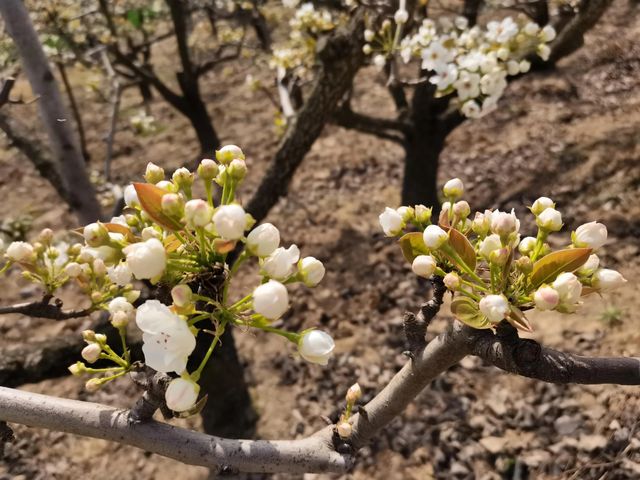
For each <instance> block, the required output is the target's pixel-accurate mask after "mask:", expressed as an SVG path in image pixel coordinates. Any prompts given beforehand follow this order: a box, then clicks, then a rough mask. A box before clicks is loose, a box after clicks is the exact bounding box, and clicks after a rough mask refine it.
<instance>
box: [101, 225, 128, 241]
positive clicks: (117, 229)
mask: <svg viewBox="0 0 640 480" xmlns="http://www.w3.org/2000/svg"><path fill="white" fill-rule="evenodd" d="M99 223H101V222H99ZM102 225H104V226H105V228H106V229H107V230H108V231H109V232H112V233H120V234H122V235H124V236H125V237H126V239H127V240H128V241H130V242H132V241H133V240H135V236H134V235H133V233H131V230H130V229H129V227H125V226H124V225H120V224H119V223H102Z"/></svg>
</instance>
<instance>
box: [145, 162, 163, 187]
mask: <svg viewBox="0 0 640 480" xmlns="http://www.w3.org/2000/svg"><path fill="white" fill-rule="evenodd" d="M144 179H145V180H146V181H147V182H149V183H153V184H154V185H155V184H156V183H158V182H161V181H162V180H164V169H163V168H162V167H159V166H158V165H156V164H155V163H152V162H149V163H147V169H146V171H145V172H144Z"/></svg>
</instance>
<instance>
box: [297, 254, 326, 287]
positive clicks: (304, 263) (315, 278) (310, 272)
mask: <svg viewBox="0 0 640 480" xmlns="http://www.w3.org/2000/svg"><path fill="white" fill-rule="evenodd" d="M298 271H299V272H300V275H301V277H302V282H303V283H304V284H305V285H306V286H307V287H315V286H316V285H318V284H319V283H320V282H321V281H322V279H323V278H324V274H325V268H324V265H323V264H322V262H321V261H320V260H318V259H316V258H314V257H305V258H303V259H302V260H300V262H298Z"/></svg>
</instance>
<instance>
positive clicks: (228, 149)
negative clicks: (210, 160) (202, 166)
mask: <svg viewBox="0 0 640 480" xmlns="http://www.w3.org/2000/svg"><path fill="white" fill-rule="evenodd" d="M236 158H239V159H240V160H244V159H245V158H244V153H242V149H241V148H240V147H238V146H237V145H225V146H224V147H222V148H221V149H220V150H216V160H218V161H219V162H220V163H222V164H223V165H228V164H230V163H231V162H232V161H233V160H234V159H236Z"/></svg>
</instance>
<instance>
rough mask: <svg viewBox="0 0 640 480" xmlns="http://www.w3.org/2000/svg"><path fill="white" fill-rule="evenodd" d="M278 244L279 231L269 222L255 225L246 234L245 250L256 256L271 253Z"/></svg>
mask: <svg viewBox="0 0 640 480" xmlns="http://www.w3.org/2000/svg"><path fill="white" fill-rule="evenodd" d="M278 245H280V232H279V231H278V229H277V228H276V227H275V226H273V225H272V224H270V223H263V224H262V225H259V226H257V227H256V228H254V229H253V230H251V232H250V233H249V235H247V250H248V251H249V253H251V254H253V255H257V256H258V257H266V256H268V255H271V254H272V253H273V251H274V250H275V249H276V248H278Z"/></svg>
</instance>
